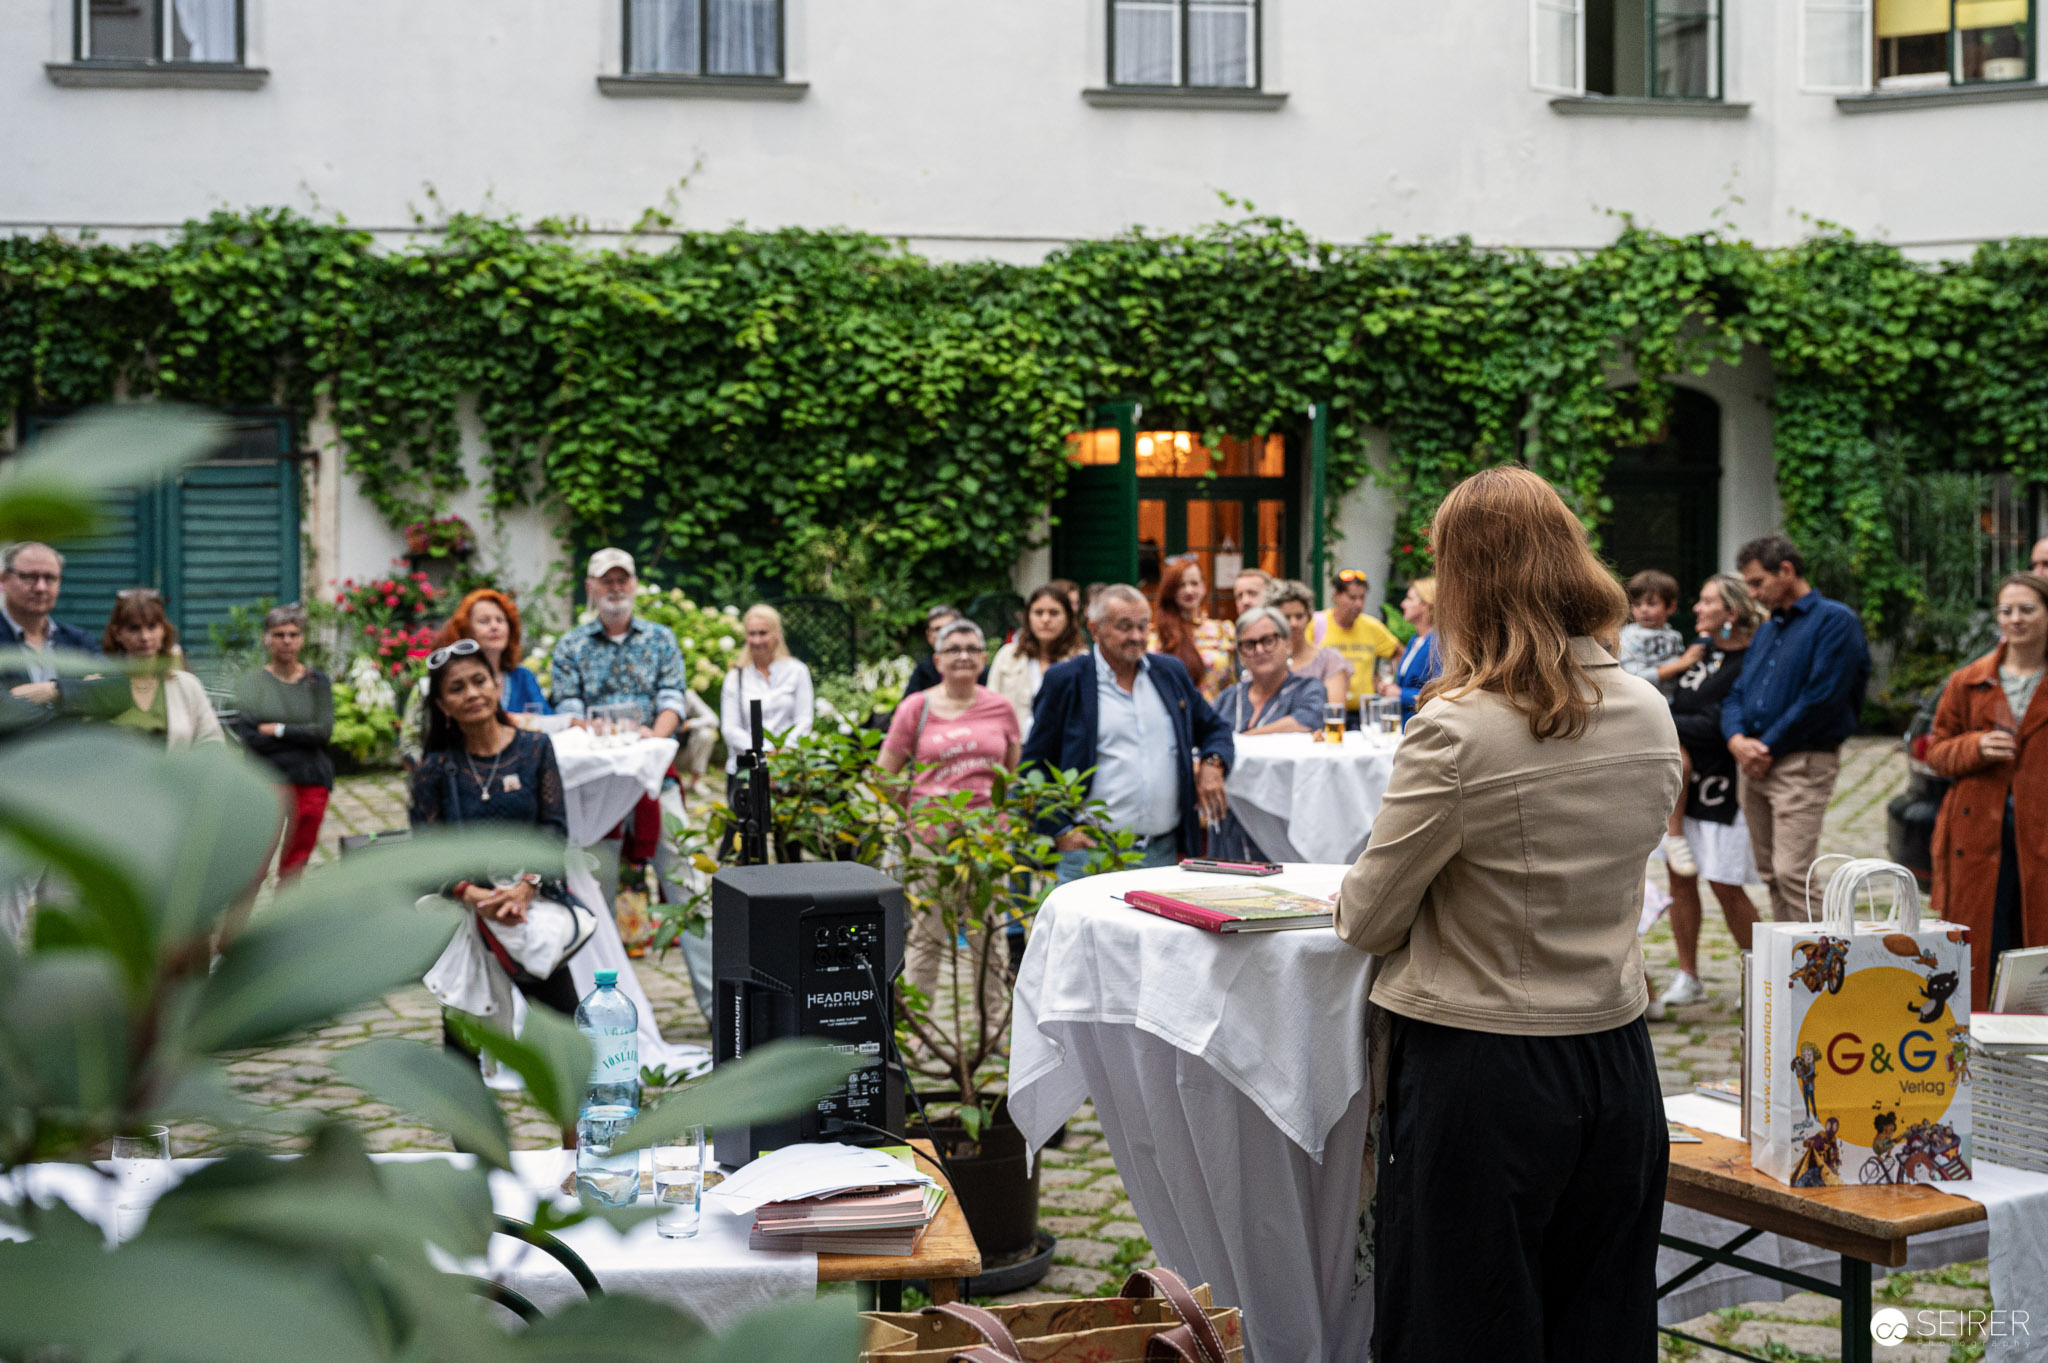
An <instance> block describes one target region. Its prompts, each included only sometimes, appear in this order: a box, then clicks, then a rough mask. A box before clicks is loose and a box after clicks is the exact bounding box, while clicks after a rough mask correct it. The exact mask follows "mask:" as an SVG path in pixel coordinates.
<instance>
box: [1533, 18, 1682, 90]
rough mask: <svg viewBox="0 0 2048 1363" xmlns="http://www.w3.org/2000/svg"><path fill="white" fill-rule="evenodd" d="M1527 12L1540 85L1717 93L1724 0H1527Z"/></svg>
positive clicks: (1535, 75)
mask: <svg viewBox="0 0 2048 1363" xmlns="http://www.w3.org/2000/svg"><path fill="white" fill-rule="evenodd" d="M1530 16H1531V24H1532V28H1533V36H1534V49H1533V50H1534V64H1533V68H1532V83H1533V84H1534V85H1535V86H1536V88H1537V89H1539V90H1556V91H1559V92H1561V93H1567V94H1577V95H1608V96H1619V97H1623V98H1629V99H1707V100H1718V99H1720V98H1721V0H1532V8H1531V11H1530Z"/></svg>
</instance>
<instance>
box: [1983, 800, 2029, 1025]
mask: <svg viewBox="0 0 2048 1363" xmlns="http://www.w3.org/2000/svg"><path fill="white" fill-rule="evenodd" d="M2026 944H2027V929H2026V924H2025V920H2023V919H2022V918H2021V917H2020V849H2019V841H2018V839H2017V838H2016V837H2015V836H2014V835H2013V823H2012V797H2011V796H2010V795H2008V796H2006V797H2005V827H2004V828H2003V829H2002V830H2000V832H1999V837H1998V890H1997V893H1996V895H1995V896H1994V897H1993V899H1992V901H1991V968H1992V971H1993V972H1994V978H1993V979H1992V980H1991V981H1990V982H1989V983H1987V984H1986V986H1985V987H1986V988H1987V989H1988V988H1989V987H1990V985H1991V984H1995V983H1997V979H1996V977H1995V976H1996V971H1997V969H1998V958H1999V957H2001V956H2003V955H2004V954H2005V953H2006V952H2008V951H2011V950H2012V949H2013V948H2014V947H2022V946H2025V945H2026Z"/></svg>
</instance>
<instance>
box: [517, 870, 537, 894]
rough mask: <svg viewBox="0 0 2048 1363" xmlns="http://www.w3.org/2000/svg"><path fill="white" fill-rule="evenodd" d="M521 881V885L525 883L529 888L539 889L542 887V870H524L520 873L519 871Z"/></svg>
mask: <svg viewBox="0 0 2048 1363" xmlns="http://www.w3.org/2000/svg"><path fill="white" fill-rule="evenodd" d="M519 883H520V884H521V885H524V886H526V887H527V888H528V889H533V890H538V889H539V888H540V872H538V871H522V872H520V873H519Z"/></svg>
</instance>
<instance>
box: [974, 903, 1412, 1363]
mask: <svg viewBox="0 0 2048 1363" xmlns="http://www.w3.org/2000/svg"><path fill="white" fill-rule="evenodd" d="M1345 869H1346V868H1345V867H1343V866H1291V867H1289V868H1288V870H1287V872H1286V873H1285V874H1283V875H1281V876H1279V877H1276V878H1275V880H1274V881H1273V882H1272V883H1274V884H1278V885H1282V886H1285V887H1287V888H1289V889H1293V890H1299V891H1301V892H1303V893H1308V894H1327V893H1329V892H1331V891H1333V890H1334V889H1335V888H1336V887H1337V883H1338V881H1339V880H1340V879H1341V878H1342V876H1343V873H1344V871H1345ZM1200 884H1240V885H1241V884H1243V881H1242V880H1238V879H1235V878H1232V877H1227V876H1203V875H1191V874H1189V873H1187V872H1184V871H1180V870H1176V869H1173V868H1164V869H1154V870H1148V871H1124V872H1120V873H1118V874H1116V875H1106V876H1096V877H1093V878H1091V879H1087V880H1079V881H1075V882H1073V883H1072V884H1070V885H1065V886H1062V887H1060V888H1059V889H1057V890H1055V891H1053V892H1052V894H1051V895H1049V896H1048V897H1047V898H1046V901H1045V905H1044V907H1043V908H1042V909H1040V910H1039V915H1038V920H1037V922H1036V924H1035V925H1034V927H1033V929H1032V934H1031V943H1030V946H1029V947H1028V948H1027V949H1026V951H1025V953H1024V962H1023V966H1022V968H1021V970H1020V972H1019V974H1018V978H1017V988H1016V1012H1015V1015H1014V1021H1013V1030H1014V1040H1013V1043H1012V1047H1011V1056H1010V1111H1011V1113H1012V1115H1013V1116H1014V1117H1015V1118H1016V1120H1017V1123H1018V1125H1019V1127H1021V1128H1022V1130H1023V1132H1024V1137H1025V1140H1026V1142H1027V1144H1028V1145H1029V1146H1030V1147H1031V1149H1033V1150H1034V1151H1035V1150H1036V1149H1037V1148H1038V1147H1039V1146H1041V1145H1043V1144H1044V1143H1045V1141H1046V1140H1047V1139H1048V1138H1049V1137H1050V1136H1051V1135H1052V1134H1053V1132H1054V1131H1055V1130H1057V1129H1058V1127H1059V1125H1060V1124H1061V1123H1062V1122H1064V1121H1065V1120H1066V1119H1067V1118H1068V1117H1070V1116H1072V1115H1073V1113H1074V1112H1075V1110H1076V1109H1078V1108H1079V1107H1080V1106H1081V1104H1082V1103H1083V1102H1085V1101H1086V1100H1087V1099H1088V1098H1089V1097H1090V1096H1091V1095H1092V1096H1093V1098H1094V1100H1095V1110H1096V1113H1097V1115H1098V1116H1099V1117H1100V1118H1101V1119H1102V1126H1103V1131H1104V1134H1105V1135H1106V1136H1107V1137H1108V1139H1109V1146H1110V1151H1111V1153H1112V1154H1113V1155H1114V1156H1115V1157H1116V1164H1117V1170H1118V1173H1119V1174H1120V1175H1121V1176H1122V1178H1123V1182H1124V1188H1125V1190H1126V1192H1127V1193H1128V1194H1129V1196H1130V1199H1131V1206H1132V1207H1133V1209H1134V1210H1135V1211H1136V1212H1137V1214H1138V1220H1139V1221H1140V1222H1141V1223H1142V1224H1143V1225H1144V1227H1145V1231H1146V1234H1147V1236H1148V1237H1149V1238H1150V1239H1151V1241H1152V1248H1153V1252H1154V1253H1156V1254H1157V1255H1158V1256H1159V1261H1160V1262H1161V1263H1162V1264H1164V1265H1166V1266H1167V1267H1168V1268H1171V1269H1173V1270H1174V1271H1175V1272H1177V1273H1180V1274H1182V1275H1183V1276H1185V1277H1186V1278H1187V1279H1188V1281H1190V1282H1199V1281H1206V1282H1208V1283H1209V1284H1210V1285H1211V1286H1212V1287H1213V1288H1214V1289H1215V1292H1216V1298H1217V1300H1218V1301H1219V1302H1222V1303H1224V1304H1227V1305H1234V1306H1238V1307H1241V1308H1242V1309H1243V1311H1244V1313H1245V1332H1246V1340H1247V1343H1248V1344H1249V1346H1250V1353H1251V1355H1252V1356H1253V1357H1254V1358H1256V1359H1257V1360H1258V1363H1305V1360H1310V1359H1320V1358H1333V1359H1361V1358H1363V1357H1364V1356H1365V1352H1366V1346H1367V1343H1368V1342H1369V1339H1370V1336H1371V1330H1372V1293H1371V1289H1370V1285H1369V1284H1368V1285H1366V1286H1364V1287H1361V1288H1358V1289H1356V1290H1354V1289H1353V1286H1352V1256H1353V1251H1354V1248H1355V1245H1356V1241H1357V1210H1358V1173H1359V1163H1360V1152H1361V1151H1362V1150H1363V1149H1364V1146H1365V1118H1366V1109H1367V1102H1366V1096H1365V1086H1366V1049H1365V1006H1366V990H1367V988H1368V987H1369V985H1370V983H1371V966H1372V963H1371V960H1370V958H1368V957H1366V956H1364V955H1362V954H1361V953H1359V952H1357V951H1355V950H1354V949H1352V948H1351V947H1349V946H1347V945H1345V944H1344V943H1343V942H1341V941H1339V940H1338V939H1337V937H1336V935H1335V934H1334V933H1332V932H1328V931H1316V930H1312V929H1311V930H1301V931H1288V932H1274V933H1253V934H1246V935H1244V936H1225V935H1223V934H1218V933H1206V932H1202V931H1201V930H1199V929H1197V928H1191V927H1187V926H1185V925H1183V924H1179V923H1173V922H1169V921H1167V920H1165V919H1161V918H1155V917H1153V916H1152V915H1150V914H1146V913H1140V912H1139V911H1137V910H1135V909H1131V908H1127V907H1125V906H1124V905H1123V904H1121V903H1119V902H1118V901H1117V900H1116V898H1115V896H1116V895H1119V894H1121V893H1123V892H1124V891H1126V890H1130V889H1141V888H1153V889H1164V888H1175V887H1188V886H1194V885H1200ZM1326 1150H1327V1151H1328V1152H1329V1153H1328V1155H1327V1157H1326V1156H1325V1151H1326ZM1304 1227H1306V1228H1307V1231H1308V1233H1307V1234H1306V1235H1304V1234H1303V1228H1304Z"/></svg>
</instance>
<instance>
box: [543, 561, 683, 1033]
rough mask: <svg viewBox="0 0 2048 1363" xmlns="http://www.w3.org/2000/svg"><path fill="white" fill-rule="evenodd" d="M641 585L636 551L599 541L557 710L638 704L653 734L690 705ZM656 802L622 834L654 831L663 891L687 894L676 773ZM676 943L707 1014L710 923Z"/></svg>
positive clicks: (570, 639) (673, 724)
mask: <svg viewBox="0 0 2048 1363" xmlns="http://www.w3.org/2000/svg"><path fill="white" fill-rule="evenodd" d="M639 588H640V581H639V577H638V575H637V574H636V572H635V570H634V566H633V556H632V555H631V554H629V553H627V552H626V551H625V550H623V549H600V550H598V551H597V552H596V553H594V554H592V555H591V556H590V567H589V569H588V571H587V572H586V573H585V575H584V579H583V590H584V593H585V595H586V596H587V597H588V598H589V601H590V607H591V609H592V610H594V611H596V612H597V618H596V619H595V620H592V621H590V622H589V623H588V624H582V625H578V626H576V628H574V629H572V630H570V631H569V632H568V633H567V634H564V635H563V636H562V637H561V639H560V640H559V641H558V642H557V643H556V644H555V657H554V664H553V674H554V675H553V686H552V690H553V700H554V705H555V710H556V712H557V713H559V714H564V715H571V716H575V717H577V718H584V717H587V716H588V715H589V714H590V713H591V711H593V710H594V709H595V708H596V707H598V706H600V705H622V704H632V705H637V706H639V707H640V714H641V716H642V718H643V722H645V723H646V725H647V731H648V732H649V733H651V734H653V735H654V736H655V737H656V738H668V737H670V736H671V735H674V734H675V733H676V730H677V729H678V728H679V727H680V726H681V724H682V722H683V718H684V716H685V715H686V714H687V713H688V711H687V705H688V697H687V690H688V685H689V680H688V679H689V673H688V670H687V669H686V668H685V666H684V664H683V651H682V649H681V648H680V647H678V646H677V644H676V636H675V632H674V631H673V630H671V629H669V627H668V626H667V625H657V624H655V623H654V622H653V621H651V620H640V619H636V618H634V615H633V597H634V594H635V593H636V592H637V591H638V590H639ZM654 804H655V802H654V801H642V802H641V808H640V809H638V810H636V811H635V812H634V814H632V815H628V816H627V818H626V822H625V825H624V827H625V829H626V838H625V839H624V842H625V843H627V844H631V843H633V842H635V841H642V842H644V841H645V840H647V839H649V838H651V839H652V842H653V847H652V852H653V859H654V872H655V875H656V876H658V877H659V878H660V880H661V885H662V897H663V898H664V899H667V900H669V901H671V902H676V901H679V900H681V899H683V898H684V897H686V896H687V894H688V893H689V889H690V881H691V880H692V879H694V878H695V877H696V876H697V874H698V873H697V872H696V870H695V869H694V868H693V867H691V866H690V864H689V863H688V862H687V861H684V860H683V859H682V858H680V857H678V856H677V855H676V854H675V852H674V851H673V850H672V849H671V848H670V847H669V844H668V839H667V838H666V837H664V836H662V835H661V829H662V828H663V827H664V826H665V825H666V824H667V822H668V820H669V819H671V818H672V819H675V820H676V821H678V822H682V821H684V816H683V798H682V792H681V790H680V789H679V788H678V787H677V785H676V783H675V781H674V779H673V774H671V779H670V780H669V781H667V782H665V783H664V784H663V785H662V788H661V799H660V802H659V806H658V810H657V809H655V808H650V806H653V805H654ZM622 850H625V849H624V848H622ZM593 907H601V906H593ZM677 946H678V947H679V948H680V949H681V950H682V953H683V963H684V964H685V965H686V966H687V967H688V968H689V971H690V989H691V992H692V993H694V994H695V995H696V996H697V1007H698V1008H699V1009H701V1010H702V1011H703V1013H704V1016H705V1017H706V1018H709V1017H710V1016H711V1000H712V989H711V984H712V981H711V933H710V930H709V929H708V928H707V929H706V930H705V933H704V935H703V936H702V937H697V936H694V935H692V934H690V933H684V934H683V935H682V937H681V938H680V939H679V940H678V942H677Z"/></svg>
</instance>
